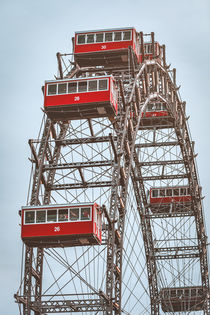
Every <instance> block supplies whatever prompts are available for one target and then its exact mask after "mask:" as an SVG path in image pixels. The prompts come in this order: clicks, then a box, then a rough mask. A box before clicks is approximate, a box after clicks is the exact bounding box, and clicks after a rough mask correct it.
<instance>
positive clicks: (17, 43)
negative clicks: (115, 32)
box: [0, 0, 210, 315]
mask: <svg viewBox="0 0 210 315" xmlns="http://www.w3.org/2000/svg"><path fill="white" fill-rule="evenodd" d="M0 24H1V25H0V36H1V47H0V60H1V67H0V72H1V85H0V90H1V125H0V129H1V130H0V131H1V138H2V141H1V146H0V149H1V155H0V161H1V164H0V165H1V181H0V194H1V201H2V210H1V242H0V244H1V260H0V270H1V276H0V279H1V286H0V296H1V301H2V302H1V303H0V314H2V315H11V314H18V308H17V305H15V304H14V302H13V294H14V292H15V291H16V290H17V288H18V285H19V279H20V266H21V246H22V244H21V240H20V227H19V217H18V210H19V209H20V207H21V206H22V205H25V203H26V198H27V189H28V183H29V174H30V162H29V161H28V157H29V156H30V151H29V146H28V139H29V138H36V136H37V134H38V130H39V127H40V124H41V118H42V111H41V110H40V107H42V105H43V97H42V92H41V86H42V84H43V82H44V80H48V79H53V76H54V74H56V71H57V63H56V53H57V52H58V51H60V52H66V53H69V52H71V37H72V36H73V35H74V32H75V31H79V30H89V29H102V28H115V27H126V26H134V27H135V28H136V29H137V31H143V32H145V33H149V32H151V31H154V32H155V36H156V39H157V41H159V42H160V43H161V44H163V43H165V44H166V53H167V61H168V63H171V65H172V67H175V68H176V69H177V84H178V85H179V84H181V89H180V93H181V96H182V99H183V100H185V101H186V102H187V114H188V115H190V120H189V124H190V130H191V134H192V138H193V139H194V140H195V150H196V152H198V153H199V155H198V157H197V162H198V168H199V174H200V179H201V185H202V187H203V193H204V195H206V198H205V199H204V205H205V216H206V222H207V229H208V235H209V237H210V207H209V204H210V193H209V187H210V171H209V155H210V144H209V138H210V123H209V121H210V120H209V117H210V102H209V90H210V86H209V74H210V59H209V56H210V1H209V0H176V1H174V0H158V1H157V0H149V1H145V0H129V1H128V0H127V1H125V0H121V1H119V0H106V1H100V0H89V1H85V0H77V1H76V0H57V1H56V0H35V1H32V0H7V1H6V0H5V1H3V0H1V1H0ZM209 240H210V238H209Z"/></svg>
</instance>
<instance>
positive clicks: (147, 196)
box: [15, 28, 210, 315]
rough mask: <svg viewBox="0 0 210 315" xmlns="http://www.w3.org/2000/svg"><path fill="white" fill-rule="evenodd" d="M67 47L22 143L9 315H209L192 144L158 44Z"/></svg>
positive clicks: (145, 40)
mask: <svg viewBox="0 0 210 315" xmlns="http://www.w3.org/2000/svg"><path fill="white" fill-rule="evenodd" d="M73 46H74V47H73V56H74V59H73V61H70V60H69V54H61V53H57V60H58V74H57V77H56V80H48V81H46V82H45V85H44V87H43V94H44V117H43V121H42V124H41V128H40V133H39V136H38V138H37V139H30V140H29V145H30V148H31V158H30V160H31V162H32V171H31V181H30V185H29V196H28V200H27V204H26V205H25V206H23V207H22V209H21V210H20V212H19V213H20V217H21V238H22V241H23V244H24V245H23V261H22V271H21V279H22V281H21V283H20V287H19V288H18V291H17V293H16V294H15V299H16V302H17V303H18V306H19V312H20V314H23V315H30V314H33V313H34V314H35V315H41V314H50V313H59V314H62V313H70V314H71V313H82V314H131V315H133V314H164V313H168V314H174V313H176V314H183V313H184V314H189V313H190V314H210V297H209V294H210V291H209V276H208V253H207V236H206V228H205V222H204V215H203V205H202V190H201V185H200V183H199V178H198V171H197V166H196V162H195V157H196V155H195V152H194V142H193V141H192V139H191V136H190V132H189V126H188V122H187V118H186V113H185V106H186V104H185V102H183V101H182V100H181V98H180V95H179V91H178V90H179V88H178V87H177V85H176V70H175V69H172V70H171V69H170V67H169V66H167V64H166V58H165V46H164V45H160V44H159V43H158V42H156V41H155V39H154V33H151V34H143V33H142V32H140V33H138V32H137V31H136V30H135V29H134V28H122V29H113V30H97V31H86V32H76V33H75V36H74V38H73Z"/></svg>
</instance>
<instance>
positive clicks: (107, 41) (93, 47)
mask: <svg viewBox="0 0 210 315" xmlns="http://www.w3.org/2000/svg"><path fill="white" fill-rule="evenodd" d="M129 47H131V48H132V50H133V52H134V55H135V56H136V61H137V60H138V56H139V43H138V34H137V32H136V30H135V28H133V27H128V28H122V29H112V30H97V31H84V32H76V33H75V38H74V59H75V61H76V62H77V63H78V64H79V65H80V66H97V65H104V66H106V65H115V66H116V65H122V64H125V63H127V62H128V59H129Z"/></svg>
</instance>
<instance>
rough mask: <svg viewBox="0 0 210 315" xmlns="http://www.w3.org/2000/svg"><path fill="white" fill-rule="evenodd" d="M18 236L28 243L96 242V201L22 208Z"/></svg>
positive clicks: (99, 224)
mask: <svg viewBox="0 0 210 315" xmlns="http://www.w3.org/2000/svg"><path fill="white" fill-rule="evenodd" d="M21 217H22V225H21V227H22V228H21V237H22V240H23V242H24V243H25V244H26V245H28V246H39V247H40V246H41V247H51V246H52V247H58V246H78V245H97V244H101V240H102V236H101V233H102V213H101V210H100V207H99V206H98V205H97V204H96V203H88V204H87V203H86V204H69V205H46V206H44V205H43V206H29V207H22V211H21Z"/></svg>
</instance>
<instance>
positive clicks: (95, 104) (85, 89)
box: [44, 76, 118, 120]
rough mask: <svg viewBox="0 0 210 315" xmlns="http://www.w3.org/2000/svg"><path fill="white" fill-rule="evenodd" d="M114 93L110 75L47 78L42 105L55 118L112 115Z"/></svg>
mask: <svg viewBox="0 0 210 315" xmlns="http://www.w3.org/2000/svg"><path fill="white" fill-rule="evenodd" d="M117 95H118V94H117V88H116V85H115V80H114V78H113V77H112V76H101V77H89V78H79V79H64V80H54V81H46V82H45V95H44V108H45V111H46V113H47V115H48V116H49V117H50V118H51V119H54V120H72V119H83V118H84V119H87V118H94V117H114V116H115V115H116V114H117V97H118V96H117Z"/></svg>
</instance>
